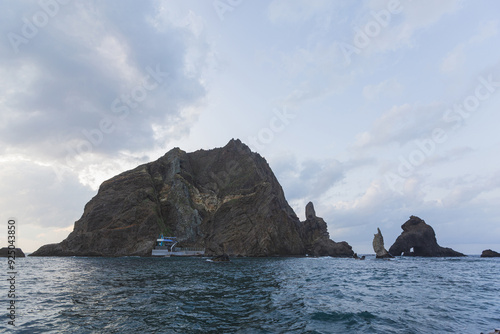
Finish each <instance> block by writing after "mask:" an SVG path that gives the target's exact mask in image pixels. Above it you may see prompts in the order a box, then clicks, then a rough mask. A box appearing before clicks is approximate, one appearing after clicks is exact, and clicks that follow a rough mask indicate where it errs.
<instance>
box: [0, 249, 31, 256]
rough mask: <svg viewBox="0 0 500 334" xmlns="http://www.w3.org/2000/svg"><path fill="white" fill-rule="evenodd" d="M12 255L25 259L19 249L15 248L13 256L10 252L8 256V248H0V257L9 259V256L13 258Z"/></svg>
mask: <svg viewBox="0 0 500 334" xmlns="http://www.w3.org/2000/svg"><path fill="white" fill-rule="evenodd" d="M13 255H15V256H16V257H26V255H24V253H23V251H22V250H21V248H15V254H12V252H11V253H10V254H9V248H8V247H2V248H0V257H9V256H13Z"/></svg>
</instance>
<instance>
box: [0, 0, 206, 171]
mask: <svg viewBox="0 0 500 334" xmlns="http://www.w3.org/2000/svg"><path fill="white" fill-rule="evenodd" d="M9 6H10V5H9ZM9 6H7V5H6V4H3V5H2V6H1V7H2V8H1V10H7V8H5V7H9ZM8 11H9V12H10V13H11V14H12V15H11V16H10V19H9V20H7V21H6V22H4V23H3V25H2V26H1V29H2V36H6V35H7V34H6V33H7V32H13V33H16V34H18V35H21V36H22V27H23V26H22V24H23V21H22V20H21V19H22V18H23V17H28V18H29V17H30V13H37V12H40V11H41V8H40V7H39V5H38V4H37V3H35V2H23V3H16V5H14V6H12V7H11V8H9V10H8ZM26 13H28V14H26ZM187 20H188V21H189V20H191V22H195V21H196V22H198V24H197V25H195V24H191V25H187V26H185V27H182V26H180V24H178V23H177V24H171V23H170V21H168V20H165V19H163V17H162V15H161V10H160V8H158V7H157V6H155V3H154V2H152V1H147V2H146V1H143V2H140V3H139V2H134V1H109V2H105V3H104V2H79V1H76V2H70V3H69V4H67V5H64V6H63V5H61V8H60V10H59V11H58V13H57V15H55V16H54V17H51V18H50V22H49V24H47V25H46V26H44V27H42V28H40V29H39V31H38V34H37V35H36V36H34V37H32V38H31V39H29V40H28V42H27V43H26V44H20V45H18V46H17V49H18V52H17V53H16V52H15V50H14V49H15V48H13V47H12V45H11V44H12V43H10V42H9V40H8V39H2V41H1V43H2V50H3V51H1V52H0V60H1V62H0V64H1V65H0V73H1V74H2V78H3V84H2V88H4V89H2V90H1V93H0V107H1V108H2V109H3V110H5V112H6V116H2V123H1V124H2V125H1V126H0V132H1V134H0V142H1V143H2V144H3V145H4V146H6V147H7V151H8V153H12V152H16V153H17V154H24V155H25V156H37V157H39V158H40V159H44V160H46V161H59V162H60V163H64V162H65V161H64V160H65V159H66V158H67V157H68V155H69V154H71V153H70V151H71V150H72V151H73V152H77V153H78V154H81V155H85V154H87V153H89V151H90V152H92V153H93V154H97V155H110V156H113V155H114V154H117V153H118V152H120V151H122V150H128V151H129V152H140V151H143V150H146V149H150V148H152V147H154V146H155V145H164V143H165V141H167V140H169V138H170V136H171V135H173V136H175V137H179V136H181V135H183V134H185V133H186V131H187V130H186V128H185V127H183V128H182V129H181V130H179V131H178V132H176V133H174V134H172V133H168V134H165V135H162V133H158V132H155V126H156V128H158V127H161V126H166V125H167V126H173V125H175V124H176V122H178V121H181V122H182V121H183V119H184V117H183V116H184V114H185V112H184V110H185V109H186V108H190V107H192V106H193V105H196V104H198V103H200V102H201V101H202V99H203V97H204V96H205V88H204V86H203V84H202V83H201V77H202V73H201V72H202V69H203V59H204V56H205V55H206V54H207V52H209V46H208V44H207V43H206V42H205V41H204V36H203V29H202V27H201V26H200V24H199V22H200V20H199V19H198V18H197V17H193V15H191V16H190V17H188V18H187ZM197 20H198V21H197ZM190 121H191V122H193V121H194V120H193V119H190ZM73 155H75V154H73ZM73 158H74V157H73ZM82 160H83V159H82Z"/></svg>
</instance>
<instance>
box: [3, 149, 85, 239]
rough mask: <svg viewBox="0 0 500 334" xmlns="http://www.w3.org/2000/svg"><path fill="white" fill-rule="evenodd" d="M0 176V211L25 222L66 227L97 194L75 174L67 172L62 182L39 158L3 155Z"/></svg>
mask: <svg viewBox="0 0 500 334" xmlns="http://www.w3.org/2000/svg"><path fill="white" fill-rule="evenodd" d="M0 177H1V179H2V187H1V188H0V211H1V212H2V213H3V214H4V215H5V216H12V217H15V218H17V219H18V220H19V221H20V224H23V225H24V224H31V225H36V226H44V227H56V228H61V227H67V226H68V225H71V224H73V222H75V221H76V220H77V219H79V218H80V215H81V214H82V213H83V207H84V204H85V203H86V202H88V201H89V200H90V199H91V198H92V196H93V195H94V194H95V192H94V191H92V190H91V189H90V188H88V187H85V186H83V185H82V184H80V182H79V181H78V176H77V175H76V174H70V173H68V174H66V178H65V182H59V181H58V179H57V176H56V175H55V174H54V172H53V170H52V168H51V167H50V166H44V165H41V164H40V163H37V162H36V161H30V160H19V159H6V158H5V157H4V158H2V163H1V164H0ZM28 238H29V237H28Z"/></svg>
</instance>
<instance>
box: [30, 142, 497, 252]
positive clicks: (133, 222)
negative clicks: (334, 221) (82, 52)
mask: <svg viewBox="0 0 500 334" xmlns="http://www.w3.org/2000/svg"><path fill="white" fill-rule="evenodd" d="M305 214H306V220H305V221H300V220H299V218H298V217H297V215H296V214H295V212H294V211H293V209H292V208H291V207H290V205H289V204H288V202H287V201H286V199H285V195H284V192H283V189H282V188H281V185H280V184H279V182H278V180H277V179H276V177H275V175H274V173H273V172H272V170H271V168H270V166H269V165H268V163H267V161H266V160H265V159H264V158H263V157H262V156H260V155H259V154H258V153H255V152H252V151H251V150H250V149H249V148H248V146H246V145H245V144H243V143H242V142H241V141H240V140H238V139H236V140H235V139H232V140H231V141H230V142H229V143H228V144H227V145H226V146H224V147H222V148H215V149H211V150H198V151H195V152H192V153H186V152H184V151H182V150H181V149H179V148H174V149H172V150H170V151H169V152H167V153H166V154H165V155H164V156H163V157H161V158H159V159H158V160H156V161H153V162H150V163H147V164H144V165H140V166H138V167H136V168H134V169H132V170H129V171H125V172H123V173H121V174H119V175H117V176H115V177H113V178H111V179H109V180H107V181H105V182H103V183H102V184H101V186H100V187H99V190H98V192H97V194H96V195H95V196H94V198H92V199H91V200H90V201H89V202H88V203H87V204H86V205H85V208H84V212H83V215H82V217H81V218H80V219H79V220H78V221H76V222H75V225H74V230H73V232H71V233H70V234H69V235H68V237H67V238H66V239H65V240H63V241H62V242H60V243H57V244H49V245H45V246H42V247H40V248H39V249H38V250H37V251H35V252H34V253H32V254H30V255H31V256H111V257H115V256H151V252H152V250H153V248H154V247H155V240H156V238H157V236H158V235H171V236H174V235H175V237H176V239H177V240H178V241H179V244H181V245H182V247H203V248H204V249H205V255H206V256H211V257H215V258H214V259H215V261H217V260H226V259H229V257H235V256H256V257H262V256H306V255H309V256H332V257H354V256H355V253H354V251H353V250H352V247H351V246H350V245H349V244H348V243H347V242H345V241H341V242H335V241H333V240H332V239H331V238H330V235H329V233H328V230H327V224H326V222H325V220H324V219H323V218H321V217H318V216H317V215H316V212H315V209H314V205H313V203H312V202H309V203H308V204H307V206H306V208H305ZM401 228H402V229H403V232H402V233H401V235H400V236H399V237H398V238H397V239H396V241H395V243H394V244H393V245H392V246H391V247H390V248H389V250H388V251H387V250H386V249H385V248H384V240H383V237H382V233H381V231H380V229H377V230H378V233H377V234H375V235H374V240H373V249H374V251H375V254H376V257H377V258H391V257H394V256H400V255H403V256H427V257H433V256H435V257H448V256H465V255H464V254H462V253H459V252H457V251H454V250H452V249H451V248H444V247H441V246H439V245H438V244H437V241H436V235H435V233H434V230H433V229H432V227H431V226H430V225H428V224H426V223H425V221H424V220H422V219H420V218H419V217H416V216H411V217H410V219H409V220H408V221H407V222H405V223H404V224H403V225H402V226H401ZM485 252H486V251H485ZM485 252H483V255H484V254H486V255H485V256H491V254H494V253H496V252H493V251H491V250H490V252H487V253H485ZM491 252H492V253H491ZM496 254H498V253H496ZM483 255H482V256H483ZM221 256H222V257H221Z"/></svg>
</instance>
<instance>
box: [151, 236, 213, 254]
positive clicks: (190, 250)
mask: <svg viewBox="0 0 500 334" xmlns="http://www.w3.org/2000/svg"><path fill="white" fill-rule="evenodd" d="M176 244H177V238H176V237H164V236H163V235H160V237H159V238H158V239H156V245H155V248H154V249H153V251H152V253H151V255H152V256H167V257H168V256H203V255H204V254H205V248H197V247H175V245H176Z"/></svg>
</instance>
